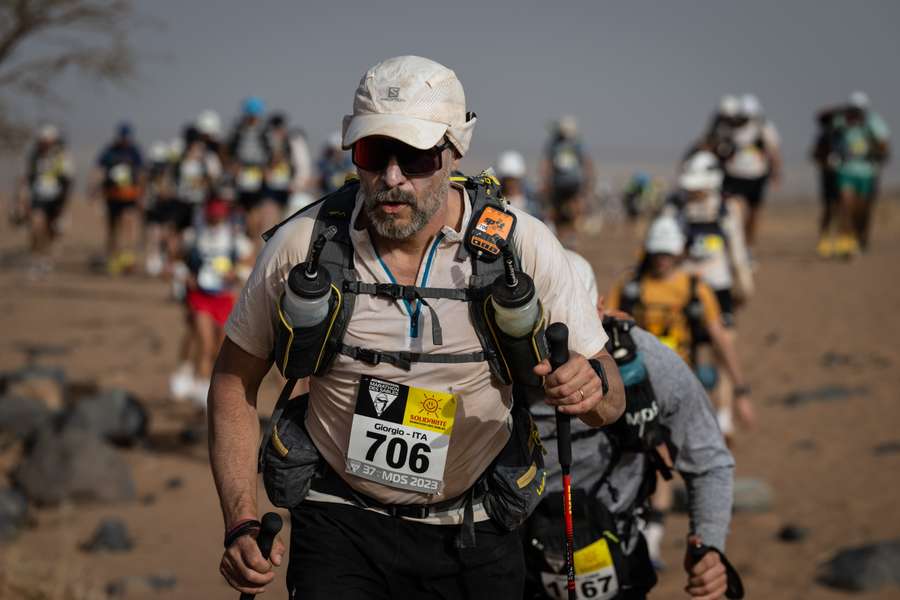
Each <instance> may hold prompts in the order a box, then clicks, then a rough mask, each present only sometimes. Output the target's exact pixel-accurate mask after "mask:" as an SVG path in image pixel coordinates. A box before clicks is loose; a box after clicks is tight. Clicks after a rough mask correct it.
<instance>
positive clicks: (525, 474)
mask: <svg viewBox="0 0 900 600" xmlns="http://www.w3.org/2000/svg"><path fill="white" fill-rule="evenodd" d="M512 425H513V429H512V432H511V434H510V436H509V441H508V442H507V443H506V446H504V447H503V450H502V451H501V452H500V455H499V456H497V458H496V459H495V460H494V463H493V465H491V469H490V472H489V474H488V476H487V492H486V493H485V497H484V508H485V510H486V511H487V513H488V515H489V516H490V517H491V519H493V520H494V521H495V522H496V523H497V524H498V525H500V526H501V527H503V528H504V529H506V530H508V531H512V530H513V529H516V528H517V527H519V526H520V525H521V524H522V523H524V522H525V520H526V519H527V518H528V517H529V515H531V513H532V511H534V509H535V507H536V506H537V505H538V503H539V502H540V501H541V495H542V494H543V493H544V486H545V483H546V478H547V473H546V471H545V470H544V447H543V445H541V439H540V436H539V434H538V431H537V427H536V426H535V424H534V421H532V419H531V414H530V413H529V412H528V410H527V409H526V408H524V407H522V406H520V404H519V403H515V404H514V405H513V409H512Z"/></svg>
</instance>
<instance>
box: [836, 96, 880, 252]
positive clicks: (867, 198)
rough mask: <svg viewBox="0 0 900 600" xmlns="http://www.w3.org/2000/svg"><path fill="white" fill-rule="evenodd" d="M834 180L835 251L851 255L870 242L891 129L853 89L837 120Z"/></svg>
mask: <svg viewBox="0 0 900 600" xmlns="http://www.w3.org/2000/svg"><path fill="white" fill-rule="evenodd" d="M838 123H839V126H838V161H839V165H838V167H837V184H838V188H839V190H840V198H841V200H840V220H839V223H838V227H839V230H840V233H839V235H838V236H837V238H836V240H835V243H834V253H835V254H836V255H837V256H840V257H850V256H853V255H855V254H857V253H858V252H859V251H860V250H865V249H866V248H867V247H868V244H869V223H870V217H871V212H872V206H873V205H874V203H875V199H876V196H877V193H878V177H879V175H880V172H881V167H882V166H883V165H884V163H885V162H886V161H887V159H888V156H889V153H890V148H889V145H888V141H889V137H890V130H889V129H888V126H887V124H886V123H885V122H884V120H883V119H882V118H881V117H880V116H879V115H878V114H877V113H875V112H874V111H872V110H871V108H870V106H869V97H868V96H867V95H866V94H865V93H863V92H854V93H853V94H851V96H850V104H849V106H848V107H847V108H846V110H845V111H844V113H843V118H841V119H839V120H838Z"/></svg>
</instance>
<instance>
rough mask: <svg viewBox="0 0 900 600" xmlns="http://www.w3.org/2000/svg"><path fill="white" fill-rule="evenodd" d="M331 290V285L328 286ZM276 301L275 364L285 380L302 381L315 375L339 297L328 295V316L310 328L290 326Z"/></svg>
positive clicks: (336, 310) (337, 309)
mask: <svg viewBox="0 0 900 600" xmlns="http://www.w3.org/2000/svg"><path fill="white" fill-rule="evenodd" d="M332 288H333V290H334V286H332ZM283 298H284V294H282V298H281V299H279V301H278V306H277V307H276V308H277V310H278V324H277V325H276V329H275V364H276V365H277V366H278V370H279V371H280V372H281V375H282V376H283V377H284V378H285V379H303V378H304V377H309V376H310V375H312V374H313V373H315V372H316V369H317V367H318V365H319V363H320V362H321V360H322V358H323V356H324V354H325V344H326V342H327V341H328V334H329V332H330V331H331V327H332V325H333V323H334V319H335V317H336V315H337V312H338V311H339V310H340V305H341V302H340V296H339V295H338V294H334V293H332V296H331V301H330V304H329V310H328V316H327V317H326V318H325V319H323V320H322V322H321V323H319V324H318V325H315V326H313V327H304V328H302V329H301V328H299V327H291V325H290V323H289V322H288V320H287V317H286V316H285V314H284V312H282V310H281V303H282V301H283Z"/></svg>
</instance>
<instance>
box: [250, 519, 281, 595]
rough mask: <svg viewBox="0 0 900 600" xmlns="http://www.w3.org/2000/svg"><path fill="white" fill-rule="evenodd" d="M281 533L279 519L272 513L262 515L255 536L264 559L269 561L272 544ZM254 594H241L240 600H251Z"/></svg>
mask: <svg viewBox="0 0 900 600" xmlns="http://www.w3.org/2000/svg"><path fill="white" fill-rule="evenodd" d="M279 531H281V517H280V516H279V515H277V514H275V513H273V512H269V513H266V514H264V515H263V518H262V525H260V528H259V535H258V536H256V545H257V546H259V551H260V552H261V553H262V556H263V558H264V559H266V560H269V554H270V553H271V552H272V544H274V543H275V536H276V535H278V532H279ZM255 597H256V594H250V593H246V592H244V593H242V594H241V600H253V599H254V598H255Z"/></svg>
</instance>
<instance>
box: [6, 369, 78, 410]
mask: <svg viewBox="0 0 900 600" xmlns="http://www.w3.org/2000/svg"><path fill="white" fill-rule="evenodd" d="M0 387H2V391H3V393H6V394H9V395H11V396H22V397H25V398H31V399H33V400H39V401H40V402H41V403H43V404H44V406H46V407H47V408H48V409H50V410H51V411H58V410H61V409H62V407H63V403H64V401H65V388H66V374H65V371H63V370H62V369H59V368H56V367H41V366H37V365H30V366H27V367H22V368H21V369H18V370H16V371H11V372H8V373H4V374H3V376H2V386H0Z"/></svg>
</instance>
